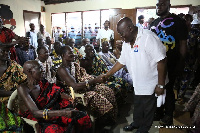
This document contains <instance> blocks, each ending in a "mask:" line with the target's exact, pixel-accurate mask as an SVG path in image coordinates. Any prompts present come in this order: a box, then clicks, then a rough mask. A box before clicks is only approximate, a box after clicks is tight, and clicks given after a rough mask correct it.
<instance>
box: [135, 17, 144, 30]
mask: <svg viewBox="0 0 200 133" xmlns="http://www.w3.org/2000/svg"><path fill="white" fill-rule="evenodd" d="M143 23H144V15H140V16H139V17H138V23H137V24H136V26H137V27H139V28H144V25H143Z"/></svg>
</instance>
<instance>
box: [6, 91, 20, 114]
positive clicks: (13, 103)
mask: <svg viewBox="0 0 200 133" xmlns="http://www.w3.org/2000/svg"><path fill="white" fill-rule="evenodd" d="M7 108H8V109H10V110H14V111H16V112H17V113H18V111H19V107H18V104H17V90H15V91H14V92H13V93H12V94H11V96H10V98H9V100H8V104H7Z"/></svg>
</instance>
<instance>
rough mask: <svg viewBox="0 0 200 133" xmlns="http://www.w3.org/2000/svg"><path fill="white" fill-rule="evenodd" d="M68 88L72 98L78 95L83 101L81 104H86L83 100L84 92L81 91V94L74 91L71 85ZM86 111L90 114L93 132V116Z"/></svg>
mask: <svg viewBox="0 0 200 133" xmlns="http://www.w3.org/2000/svg"><path fill="white" fill-rule="evenodd" d="M69 89H70V92H71V96H72V98H73V99H74V98H76V97H80V98H81V99H82V101H83V105H84V106H86V103H85V100H84V94H83V93H81V94H80V93H76V92H75V91H74V89H73V88H72V87H69ZM87 113H88V115H89V116H90V119H91V121H92V125H93V132H94V130H95V117H94V116H92V115H91V114H90V113H89V112H87Z"/></svg>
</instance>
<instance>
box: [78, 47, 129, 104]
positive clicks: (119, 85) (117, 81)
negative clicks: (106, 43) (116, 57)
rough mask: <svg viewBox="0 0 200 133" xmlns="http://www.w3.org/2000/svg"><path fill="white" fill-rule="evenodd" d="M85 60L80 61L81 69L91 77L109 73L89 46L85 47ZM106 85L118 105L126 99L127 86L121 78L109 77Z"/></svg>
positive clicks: (102, 61)
mask: <svg viewBox="0 0 200 133" xmlns="http://www.w3.org/2000/svg"><path fill="white" fill-rule="evenodd" d="M85 53H86V56H85V58H83V59H81V60H80V64H81V67H83V68H85V69H86V72H87V73H88V74H91V75H95V76H99V75H101V74H104V73H106V72H108V71H109V68H108V66H107V65H106V64H105V63H104V60H103V59H102V58H100V57H99V56H98V55H97V54H95V51H94V47H93V46H92V45H90V44H88V45H86V46H85ZM106 85H107V86H108V87H110V88H112V89H113V90H114V93H115V96H116V100H117V102H118V104H121V103H122V104H123V102H124V98H125V97H126V88H129V87H130V86H131V85H129V84H128V83H127V82H126V81H125V80H123V79H122V78H119V77H116V76H111V77H110V78H109V80H108V82H106Z"/></svg>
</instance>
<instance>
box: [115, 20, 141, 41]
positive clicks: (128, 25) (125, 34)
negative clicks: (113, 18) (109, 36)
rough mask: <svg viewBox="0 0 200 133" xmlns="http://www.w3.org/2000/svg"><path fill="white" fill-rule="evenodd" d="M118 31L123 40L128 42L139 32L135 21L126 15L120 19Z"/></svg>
mask: <svg viewBox="0 0 200 133" xmlns="http://www.w3.org/2000/svg"><path fill="white" fill-rule="evenodd" d="M117 31H118V33H119V34H120V36H121V38H122V40H124V41H125V42H126V43H127V42H131V41H133V37H134V35H136V34H137V27H136V26H134V25H133V22H132V20H131V19H130V18H128V17H125V18H122V19H120V20H119V22H118V23H117Z"/></svg>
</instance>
